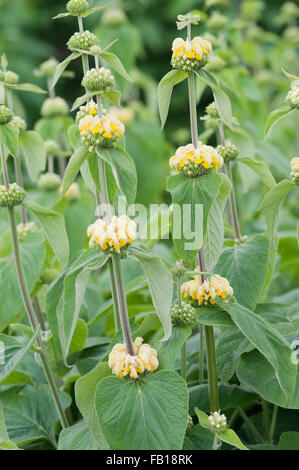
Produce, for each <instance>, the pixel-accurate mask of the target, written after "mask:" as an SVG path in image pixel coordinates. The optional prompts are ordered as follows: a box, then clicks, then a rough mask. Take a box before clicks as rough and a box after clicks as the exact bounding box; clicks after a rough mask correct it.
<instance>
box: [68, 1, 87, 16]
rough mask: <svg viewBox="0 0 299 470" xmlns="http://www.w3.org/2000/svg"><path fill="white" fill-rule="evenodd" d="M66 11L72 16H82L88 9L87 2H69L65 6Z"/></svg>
mask: <svg viewBox="0 0 299 470" xmlns="http://www.w3.org/2000/svg"><path fill="white" fill-rule="evenodd" d="M66 9H67V11H69V12H70V13H71V14H72V15H82V13H85V12H86V10H87V9H88V2H87V0H70V1H69V2H67V4H66Z"/></svg>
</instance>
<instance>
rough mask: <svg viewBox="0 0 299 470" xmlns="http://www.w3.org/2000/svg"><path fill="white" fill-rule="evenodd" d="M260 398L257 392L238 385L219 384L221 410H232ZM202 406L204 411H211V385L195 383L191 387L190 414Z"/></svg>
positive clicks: (250, 403)
mask: <svg viewBox="0 0 299 470" xmlns="http://www.w3.org/2000/svg"><path fill="white" fill-rule="evenodd" d="M258 399H259V396H258V395H257V394H256V393H253V392H251V391H249V390H248V389H246V388H242V387H239V386H238V385H230V384H221V383H220V384H219V402H220V403H219V407H220V409H221V410H224V411H225V410H230V409H232V408H238V407H242V406H248V405H253V404H254V403H256V402H257V401H258ZM196 406H200V407H201V409H202V411H204V412H205V413H209V411H210V400H209V385H208V384H202V385H194V386H192V387H189V414H190V415H191V416H193V415H194V414H195V411H194V409H195V407H196Z"/></svg>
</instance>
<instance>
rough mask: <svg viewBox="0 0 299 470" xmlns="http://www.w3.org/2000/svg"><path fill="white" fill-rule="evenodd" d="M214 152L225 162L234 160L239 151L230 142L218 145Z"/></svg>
mask: <svg viewBox="0 0 299 470" xmlns="http://www.w3.org/2000/svg"><path fill="white" fill-rule="evenodd" d="M216 151H217V152H218V153H219V155H221V157H222V158H223V160H224V161H225V162H230V161H232V160H235V159H236V158H237V156H238V155H239V149H238V147H236V146H235V145H234V144H232V143H231V142H226V144H225V145H218V147H217V148H216Z"/></svg>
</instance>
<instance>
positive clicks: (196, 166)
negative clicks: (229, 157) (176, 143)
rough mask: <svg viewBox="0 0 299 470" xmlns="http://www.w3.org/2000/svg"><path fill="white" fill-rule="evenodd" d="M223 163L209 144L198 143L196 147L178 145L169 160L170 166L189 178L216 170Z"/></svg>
mask: <svg viewBox="0 0 299 470" xmlns="http://www.w3.org/2000/svg"><path fill="white" fill-rule="evenodd" d="M222 165H223V158H222V157H221V155H219V154H218V153H217V151H216V150H215V149H214V148H213V147H211V146H210V145H203V144H201V143H199V146H198V148H195V147H194V145H193V144H188V145H185V146H183V147H179V148H178V149H177V151H176V153H175V155H174V156H173V157H171V159H170V160H169V166H170V168H175V169H176V170H177V171H179V170H180V171H181V172H182V173H183V174H184V175H185V176H189V177H191V178H194V177H197V176H201V175H204V174H207V173H209V171H210V170H211V169H212V168H214V169H215V170H218V169H219V168H221V167H222Z"/></svg>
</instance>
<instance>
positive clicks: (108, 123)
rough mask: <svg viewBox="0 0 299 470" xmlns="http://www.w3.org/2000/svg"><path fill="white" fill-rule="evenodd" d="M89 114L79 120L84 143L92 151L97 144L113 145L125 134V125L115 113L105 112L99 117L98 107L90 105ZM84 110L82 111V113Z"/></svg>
mask: <svg viewBox="0 0 299 470" xmlns="http://www.w3.org/2000/svg"><path fill="white" fill-rule="evenodd" d="M88 107H89V110H88V114H85V116H84V117H82V119H80V120H79V131H80V134H81V138H82V142H83V144H84V145H85V146H86V147H88V149H89V151H90V152H92V151H93V150H94V148H95V147H96V146H97V145H102V146H103V147H113V146H115V145H116V143H117V141H118V139H119V138H120V137H121V136H122V135H123V134H124V132H125V126H124V125H123V124H122V123H121V122H120V121H119V120H118V119H117V118H116V117H115V116H114V115H113V114H103V116H101V117H99V116H98V115H97V114H96V113H97V108H96V107H94V106H93V104H89V105H88ZM81 112H82V111H80V113H81Z"/></svg>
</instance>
